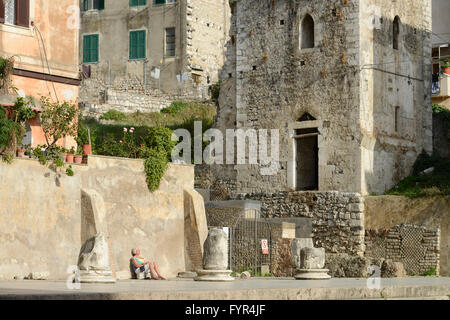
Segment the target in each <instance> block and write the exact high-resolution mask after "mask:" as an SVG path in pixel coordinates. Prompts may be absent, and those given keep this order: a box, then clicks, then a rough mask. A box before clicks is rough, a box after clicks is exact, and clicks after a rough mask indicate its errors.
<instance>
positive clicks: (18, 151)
mask: <svg viewBox="0 0 450 320" xmlns="http://www.w3.org/2000/svg"><path fill="white" fill-rule="evenodd" d="M17 156H18V157H20V158H23V157H25V149H17Z"/></svg>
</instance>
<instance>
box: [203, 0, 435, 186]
mask: <svg viewBox="0 0 450 320" xmlns="http://www.w3.org/2000/svg"><path fill="white" fill-rule="evenodd" d="M371 4H372V5H373V6H371ZM374 8H380V10H375V12H372V11H374ZM430 8H431V5H430V1H429V0H401V1H396V2H392V1H388V0H379V1H375V0H374V1H358V0H348V1H341V0H333V1H319V0H314V1H309V0H308V1H307V0H298V1H257V0H242V1H237V2H233V5H232V13H233V15H232V22H231V27H230V41H229V42H228V44H227V60H226V62H225V64H224V68H223V70H222V73H221V76H222V80H223V83H222V88H221V96H220V99H219V110H218V116H217V121H216V127H217V128H219V129H221V130H225V129H237V128H242V129H249V128H252V129H279V135H280V161H279V166H278V168H277V169H278V170H277V171H276V172H274V174H272V175H263V174H262V173H261V172H260V169H261V167H260V166H259V165H250V164H223V165H215V166H212V168H211V172H212V176H213V177H214V178H215V179H216V180H218V181H220V182H221V183H223V184H226V185H227V187H228V188H229V189H230V190H231V192H232V193H235V194H238V193H261V192H263V193H267V192H273V191H282V192H284V191H286V190H300V188H299V186H300V185H301V184H300V183H299V181H298V177H299V175H300V177H301V174H299V171H298V170H297V166H298V161H299V159H302V158H305V157H310V154H309V153H307V154H302V152H307V151H302V149H301V148H298V146H299V145H298V141H296V138H295V136H296V135H297V130H298V129H303V128H307V129H311V128H312V129H315V130H316V131H317V133H318V136H317V144H318V151H317V167H318V174H317V175H318V177H317V179H318V185H317V189H318V190H320V191H327V190H339V191H344V192H359V193H361V194H368V193H371V192H374V191H375V192H377V193H379V192H384V191H385V190H386V189H388V188H390V187H392V186H393V185H395V183H397V182H398V181H399V180H400V179H402V178H404V177H405V176H406V175H407V174H409V171H410V169H411V166H412V164H413V162H414V160H415V158H416V156H417V155H418V154H419V153H420V152H421V151H422V149H425V150H426V151H430V147H429V146H430V145H431V144H430V143H431V120H430V119H431V118H430V115H431V102H430V101H431V100H430V94H429V92H428V91H430V90H429V89H430V88H429V86H430V83H431V81H430V77H431V69H430V66H431V64H430V63H431V58H430V59H428V58H427V57H428V56H430V57H431V53H430V52H429V51H430V50H431V47H430V45H429V35H430V34H429V30H430V22H431V18H430V16H431V15H430ZM371 10H372V11H371ZM393 13H396V14H398V15H399V16H401V17H402V23H403V24H402V25H401V34H400V43H401V45H400V48H399V50H396V51H398V52H394V50H395V49H393V48H392V42H393V39H392V36H393V32H392V31H391V29H392V28H393V19H394V16H392V17H391V15H392V14H393ZM423 13H425V14H423ZM308 15H309V16H310V17H311V19H312V20H313V22H314V32H313V35H314V40H313V46H312V47H311V48H303V47H302V45H301V38H302V36H303V35H304V32H303V31H302V30H303V29H302V22H303V21H304V19H306V18H307V16H308ZM375 18H376V19H375ZM377 19H378V20H377ZM373 21H375V22H376V23H378V21H382V23H381V28H380V29H375V30H374V28H373V26H372V25H371V24H373V23H372V22H373ZM429 69H430V70H429ZM397 106H399V107H400V109H399V111H398V114H397V116H398V117H397V118H398V121H397V122H398V124H399V126H400V129H399V130H397V131H395V128H394V121H393V119H394V118H395V110H396V109H395V107H397ZM302 117H303V118H302ZM303 120H304V121H303ZM227 143H228V141H227ZM312 190H314V188H312Z"/></svg>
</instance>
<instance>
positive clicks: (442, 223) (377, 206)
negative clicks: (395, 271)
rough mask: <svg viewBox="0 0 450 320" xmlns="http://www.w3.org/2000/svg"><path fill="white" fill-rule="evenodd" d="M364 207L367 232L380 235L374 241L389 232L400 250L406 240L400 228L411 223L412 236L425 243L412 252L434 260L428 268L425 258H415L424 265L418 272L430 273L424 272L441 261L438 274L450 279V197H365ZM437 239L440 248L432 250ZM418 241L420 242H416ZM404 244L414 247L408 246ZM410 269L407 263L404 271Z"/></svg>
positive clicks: (407, 243) (416, 272)
mask: <svg viewBox="0 0 450 320" xmlns="http://www.w3.org/2000/svg"><path fill="white" fill-rule="evenodd" d="M364 204H365V211H364V215H365V229H366V230H376V232H375V235H379V237H375V239H379V238H380V237H381V236H382V235H385V233H386V232H388V233H389V234H390V233H391V232H392V235H393V238H394V239H393V240H396V243H395V245H397V247H398V246H399V245H400V244H401V243H402V242H401V241H402V239H403V236H402V234H401V233H400V234H399V232H400V231H399V230H400V227H399V226H400V225H401V224H403V223H408V224H409V225H412V226H413V228H412V231H413V232H412V235H411V236H414V237H416V236H417V237H418V238H419V239H421V237H422V239H424V242H423V244H421V245H417V242H416V245H415V246H416V248H417V246H418V248H417V250H416V251H414V252H412V254H414V255H421V256H422V258H423V257H424V251H426V252H427V254H428V255H429V257H431V260H429V262H430V261H431V263H428V264H427V263H426V262H427V261H426V260H427V259H426V258H423V259H422V260H421V259H416V258H415V261H417V264H419V261H422V262H421V263H422V265H424V267H423V268H422V269H420V270H419V271H420V272H426V271H428V270H424V269H426V268H427V267H429V268H432V267H433V266H432V265H433V264H434V263H435V262H436V261H438V262H439V268H437V269H438V270H439V273H440V274H441V275H442V276H448V275H450V250H449V247H450V198H449V197H431V198H417V199H411V198H408V197H402V196H376V197H365V200H364ZM437 230H440V232H439V233H438V232H437ZM406 231H407V230H406ZM406 231H404V232H406ZM425 234H426V235H425ZM436 237H439V242H438V243H439V247H438V248H434V247H433V246H434V245H435V244H436V241H437V238H436ZM385 238H386V237H385ZM408 239H409V238H407V241H410V240H408ZM433 239H434V240H433ZM366 240H367V238H366ZM413 240H414V238H413ZM416 241H418V240H417V239H416ZM391 244H392V243H391ZM405 244H406V245H409V246H410V247H411V244H410V243H409V242H405ZM391 249H392V248H391ZM368 250H370V248H368ZM383 250H384V249H383ZM394 252H396V253H397V254H398V249H395V250H394ZM437 253H439V259H437ZM366 255H367V253H366ZM402 257H404V256H402ZM413 257H414V256H413ZM407 265H408V263H406V265H405V267H406V266H407ZM430 265H431V266H430ZM425 266H426V267H425ZM407 270H408V269H407ZM411 272H414V273H415V274H418V273H419V272H418V271H417V270H412V271H411Z"/></svg>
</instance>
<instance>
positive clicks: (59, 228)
mask: <svg viewBox="0 0 450 320" xmlns="http://www.w3.org/2000/svg"><path fill="white" fill-rule="evenodd" d="M73 169H74V172H75V175H74V176H73V177H68V176H66V174H65V173H64V172H55V171H53V170H51V169H49V168H47V167H45V166H42V165H41V164H39V163H38V161H36V160H31V159H15V161H14V162H13V163H12V164H11V165H8V164H5V163H0V204H1V205H0V247H1V248H2V249H1V250H0V278H1V279H13V277H14V276H17V277H19V278H20V277H22V278H23V277H24V276H27V275H28V274H29V273H30V272H48V273H49V278H50V279H66V278H67V277H68V276H69V274H68V273H67V268H68V267H69V266H72V265H77V260H78V255H79V252H80V248H81V246H82V245H83V244H84V241H85V240H86V239H85V236H86V234H92V232H95V224H92V222H91V221H88V219H83V217H84V216H86V215H85V214H84V213H83V210H86V209H85V208H84V206H83V203H82V202H83V201H82V197H81V190H83V189H89V190H95V191H96V192H97V193H98V194H99V195H100V196H101V197H102V198H103V201H104V207H105V215H106V224H107V229H108V235H107V238H108V241H109V243H110V246H111V251H112V258H113V261H112V264H113V267H114V269H115V270H114V271H115V272H116V274H117V275H118V276H119V275H120V276H125V277H129V276H130V272H129V259H130V257H131V254H130V250H131V248H133V247H139V248H141V251H142V255H143V256H144V257H145V258H147V259H148V260H150V261H156V262H158V264H159V265H160V269H161V272H162V273H163V274H164V275H165V276H169V277H173V276H176V275H177V273H178V272H181V271H185V269H186V268H187V267H189V264H188V263H187V262H189V261H188V260H189V259H190V263H191V264H192V263H193V264H198V260H199V259H198V257H199V253H198V252H196V253H193V252H188V251H186V248H185V247H186V243H185V242H186V241H188V242H189V241H191V242H192V241H194V242H195V243H192V248H197V251H198V249H199V248H201V247H202V245H203V242H202V241H204V238H205V237H206V233H207V229H206V218H205V216H204V215H205V213H204V208H203V199H202V198H201V196H200V195H199V194H198V193H196V192H195V191H194V190H193V186H194V170H193V166H191V165H174V164H170V165H169V167H168V169H167V171H166V173H165V175H164V177H163V180H162V182H161V186H160V188H159V189H158V190H156V191H155V192H153V193H151V192H150V191H149V190H148V188H147V185H146V181H145V179H146V176H145V173H144V171H143V161H142V160H132V159H124V158H110V157H102V156H90V157H89V165H73ZM186 190H187V191H189V192H188V193H187V194H186V193H185V191H186ZM202 210H203V211H202ZM202 217H203V221H202ZM186 220H187V222H188V224H189V225H191V226H192V228H191V229H190V230H189V232H187V231H186V230H185V221H186ZM187 255H189V257H187ZM200 255H201V253H200ZM188 258H189V259H188ZM127 275H128V276H127Z"/></svg>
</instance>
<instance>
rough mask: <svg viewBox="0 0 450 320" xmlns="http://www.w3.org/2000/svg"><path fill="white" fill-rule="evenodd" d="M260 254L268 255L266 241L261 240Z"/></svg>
mask: <svg viewBox="0 0 450 320" xmlns="http://www.w3.org/2000/svg"><path fill="white" fill-rule="evenodd" d="M261 250H262V254H269V243H268V241H267V239H261Z"/></svg>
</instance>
